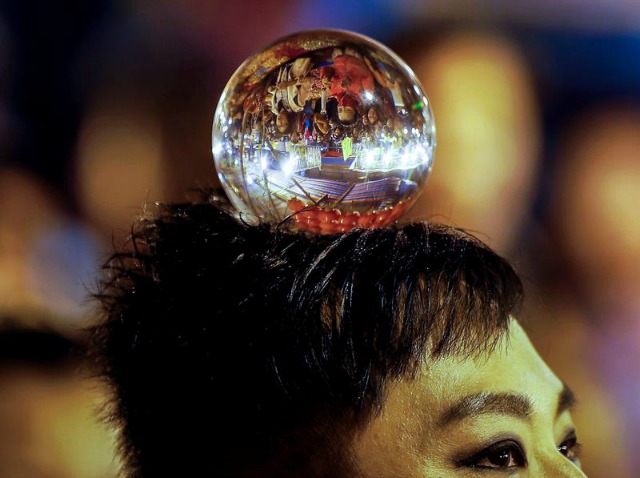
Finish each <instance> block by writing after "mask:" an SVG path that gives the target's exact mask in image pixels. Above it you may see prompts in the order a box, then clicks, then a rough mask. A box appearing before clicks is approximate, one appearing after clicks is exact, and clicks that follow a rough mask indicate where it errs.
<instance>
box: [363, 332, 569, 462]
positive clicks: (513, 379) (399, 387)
mask: <svg viewBox="0 0 640 478" xmlns="http://www.w3.org/2000/svg"><path fill="white" fill-rule="evenodd" d="M562 389H563V384H562V382H561V381H560V380H559V379H558V378H557V377H556V376H555V374H554V373H553V372H552V371H551V370H550V369H549V367H548V366H547V365H546V364H545V363H544V361H543V360H542V358H541V357H540V356H539V355H538V353H537V352H536V350H535V349H534V348H533V346H532V344H531V342H530V341H529V338H528V337H527V335H526V334H525V332H524V331H523V330H522V328H521V327H520V325H519V324H518V323H517V322H516V321H515V320H512V322H511V324H510V327H509V333H508V334H506V335H505V337H504V338H503V339H502V341H501V342H500V343H499V345H498V346H497V348H496V349H495V350H494V351H493V352H491V353H489V354H485V355H483V356H480V357H477V358H474V359H462V358H459V357H451V356H450V357H445V358H441V359H436V360H426V361H425V363H424V365H423V368H422V370H421V372H420V373H419V375H418V377H416V379H414V380H405V381H401V382H397V383H395V384H392V385H391V386H390V387H389V390H388V396H387V400H386V402H385V406H384V409H383V411H382V413H381V414H380V416H378V417H377V418H375V419H374V420H373V421H372V422H371V423H370V425H369V427H368V428H367V429H366V430H365V431H364V432H363V433H362V435H361V436H360V437H359V439H358V441H357V442H356V446H355V449H356V453H357V454H358V455H359V458H360V459H359V461H360V462H361V463H362V462H364V463H369V464H371V465H373V466H376V467H377V471H376V473H378V472H379V470H380V467H382V469H384V467H385V466H392V463H393V462H395V461H396V460H397V457H400V456H402V457H403V458H402V459H403V460H408V461H411V460H412V459H414V460H418V457H420V456H421V455H423V451H424V450H425V449H434V447H436V448H437V447H438V446H439V444H438V443H432V441H433V437H437V436H442V435H441V434H440V433H437V430H438V427H439V426H440V424H441V423H442V419H443V417H444V416H445V415H446V414H447V411H449V410H450V409H451V407H453V406H454V405H456V404H457V403H459V402H460V401H461V400H462V399H464V398H466V397H469V396H472V395H475V394H479V393H484V392H491V393H496V394H521V395H525V396H527V398H528V399H530V401H531V403H532V404H533V406H534V411H533V412H534V414H535V415H537V416H541V417H545V420H548V421H552V420H553V419H554V418H555V414H556V410H557V404H558V395H559V394H560V392H561V391H562ZM394 447H395V450H394Z"/></svg>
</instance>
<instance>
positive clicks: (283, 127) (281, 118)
mask: <svg viewBox="0 0 640 478" xmlns="http://www.w3.org/2000/svg"><path fill="white" fill-rule="evenodd" d="M276 129H277V130H278V133H281V134H285V133H289V132H290V131H291V118H290V116H289V112H287V110H285V109H284V108H282V109H281V110H280V111H279V112H278V114H277V115H276Z"/></svg>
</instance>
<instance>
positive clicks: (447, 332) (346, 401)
mask: <svg viewBox="0 0 640 478" xmlns="http://www.w3.org/2000/svg"><path fill="white" fill-rule="evenodd" d="M521 296H522V286H521V283H520V280H519V279H518V277H517V275H516V274H515V272H514V271H513V269H512V268H511V266H510V265H509V264H508V263H507V262H506V261H505V260H503V259H502V258H500V257H499V256H497V255H496V254H495V253H494V252H492V251H491V250H490V249H489V248H488V247H486V246H485V245H484V244H482V243H481V242H480V241H478V240H477V239H475V238H474V237H472V236H470V235H469V234H466V233H465V232H463V231H461V230H458V229H454V228H451V227H448V226H442V225H437V224H432V223H428V222H414V223H410V224H405V225H393V226H390V227H386V228H380V229H356V230H353V231H350V232H348V233H345V234H339V235H313V236H310V235H306V234H304V233H301V232H299V233H294V232H289V231H287V230H286V229H285V228H283V227H282V225H270V224H259V225H249V224H247V223H245V222H243V221H242V220H241V219H239V218H238V217H236V215H234V214H232V213H230V212H229V204H228V202H227V201H226V200H225V199H222V198H221V196H219V195H217V194H205V195H204V197H203V198H202V199H201V200H196V201H192V202H190V203H186V204H174V205H158V206H157V207H156V211H155V212H154V213H153V214H151V215H147V216H146V217H143V218H142V219H140V220H139V221H138V222H137V223H136V225H135V226H134V228H133V232H132V235H131V240H130V242H129V244H128V246H127V247H125V248H123V250H122V251H119V252H116V253H115V254H114V255H113V256H112V258H111V259H110V260H109V261H108V262H107V263H106V266H105V276H104V279H103V281H102V283H101V285H100V287H99V291H98V292H97V294H96V297H97V298H98V300H99V301H100V303H101V306H102V310H103V312H104V317H103V318H102V319H101V320H100V322H99V323H98V324H97V325H96V327H95V329H94V331H93V332H94V333H93V337H94V340H93V350H94V353H95V357H96V359H97V363H98V364H99V365H101V367H102V368H101V372H102V373H103V375H104V377H105V378H106V379H107V380H108V382H109V383H110V384H111V386H112V389H113V391H114V403H113V410H112V412H113V418H114V419H115V420H116V423H117V425H119V427H120V429H121V448H122V451H123V455H124V461H125V464H126V467H127V470H128V475H127V476H130V477H144V478H146V477H156V476H165V475H167V474H168V475H171V474H174V476H229V477H236V476H242V477H245V476H247V477H248V476H260V477H269V476H274V477H275V476H305V477H315V476H323V477H340V476H357V472H356V471H355V468H356V465H355V464H353V463H351V462H350V454H349V440H350V439H351V438H353V436H354V434H355V433H357V431H358V430H359V429H361V428H362V427H363V426H365V425H366V424H367V423H368V421H369V420H370V419H371V418H372V417H373V416H374V415H375V414H376V413H377V412H379V411H380V410H381V408H382V407H383V406H384V400H385V386H386V384H387V383H389V382H390V381H392V380H397V379H411V378H412V377H413V376H414V375H415V374H416V372H417V370H418V367H419V365H420V364H422V363H424V358H425V357H427V356H431V357H441V356H445V355H450V354H457V355H461V356H463V357H468V356H472V355H477V354H482V353H483V352H487V351H489V350H491V349H492V348H493V347H495V345H496V344H497V343H498V341H499V339H500V338H501V337H503V336H504V334H505V332H506V330H507V328H508V325H509V316H510V314H512V312H513V311H514V309H515V308H516V307H518V306H519V304H520V302H521ZM285 470H288V471H287V472H285ZM348 470H350V471H348Z"/></svg>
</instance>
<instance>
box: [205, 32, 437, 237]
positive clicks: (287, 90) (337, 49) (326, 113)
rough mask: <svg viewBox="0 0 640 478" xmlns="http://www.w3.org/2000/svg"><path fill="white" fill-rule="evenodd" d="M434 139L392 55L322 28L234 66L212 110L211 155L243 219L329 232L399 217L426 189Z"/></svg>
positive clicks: (403, 68) (426, 112)
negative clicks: (234, 69)
mask: <svg viewBox="0 0 640 478" xmlns="http://www.w3.org/2000/svg"><path fill="white" fill-rule="evenodd" d="M435 144H436V141H435V124H434V120H433V116H432V114H431V109H430V107H429V101H428V100H427V97H426V95H425V94H424V92H423V90H422V87H421V86H420V83H419V82H418V80H417V79H416V77H415V74H414V73H413V72H412V71H411V70H410V69H409V67H408V66H407V65H406V64H405V63H404V62H403V61H402V60H401V59H400V58H399V57H398V56H397V55H396V54H395V53H393V52H392V51H391V50H389V49H388V48H387V47H385V46H384V45H382V44H380V43H378V42H377V41H375V40H372V39H370V38H367V37H365V36H362V35H357V34H354V33H351V32H346V31H339V30H316V31H308V32H302V33H297V34H293V35H290V36H287V37H285V38H282V39H280V40H278V41H276V42H275V43H273V44H272V45H271V46H269V47H267V48H266V49H264V50H262V51H260V52H259V53H256V54H255V55H253V56H252V57H250V58H249V59H247V60H246V61H245V62H244V63H243V64H242V65H241V66H240V67H239V68H238V70H237V71H236V72H235V73H234V74H233V76H232V77H231V79H230V80H229V83H228V84H227V86H226V87H225V89H224V91H223V93H222V96H221V98H220V102H219V103H218V107H217V109H216V112H215V117H214V122H213V148H212V151H213V156H214V161H215V166H216V170H217V172H218V175H219V177H220V181H221V183H222V186H223V188H224V189H225V192H226V193H227V195H228V197H229V200H230V201H231V203H232V204H233V205H234V207H235V208H236V209H237V210H238V212H239V214H240V216H241V217H242V219H243V220H245V221H247V222H249V223H258V222H264V221H266V222H270V223H283V224H289V225H290V226H291V227H292V228H293V229H295V230H303V231H309V232H313V233H321V234H323V233H339V232H346V231H348V230H350V229H353V228H356V227H382V226H386V225H388V224H390V223H391V222H393V221H395V220H396V219H397V218H398V217H399V216H400V215H401V214H402V213H403V212H405V211H406V210H407V209H408V208H409V207H410V206H411V205H412V204H413V203H414V202H415V200H416V198H417V197H418V195H419V194H420V192H421V190H422V188H423V185H424V182H425V180H426V179H427V176H428V175H429V172H430V171H431V166H432V163H433V156H434V148H435Z"/></svg>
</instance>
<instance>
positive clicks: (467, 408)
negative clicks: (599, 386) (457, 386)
mask: <svg viewBox="0 0 640 478" xmlns="http://www.w3.org/2000/svg"><path fill="white" fill-rule="evenodd" d="M575 404H576V396H575V394H574V393H573V390H571V389H570V388H569V386H568V385H567V384H565V383H563V388H562V391H561V392H560V395H559V396H558V407H557V409H556V418H557V417H559V416H560V414H561V413H562V412H564V411H566V410H571V409H572V408H573V407H574V406H575ZM491 413H495V414H499V415H509V416H512V417H515V418H520V419H523V420H528V419H529V417H530V416H531V414H532V413H533V405H532V403H531V400H530V399H529V397H527V396H526V395H521V394H517V393H494V392H480V393H476V394H473V395H468V396H466V397H464V398H463V399H462V400H460V401H459V402H457V403H456V404H454V405H453V406H451V407H450V408H448V409H447V410H446V411H445V412H444V413H443V414H442V416H441V418H440V420H439V425H440V427H446V426H447V425H449V424H451V423H453V422H457V421H460V420H463V419H465V418H470V417H477V416H480V415H485V414H491Z"/></svg>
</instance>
